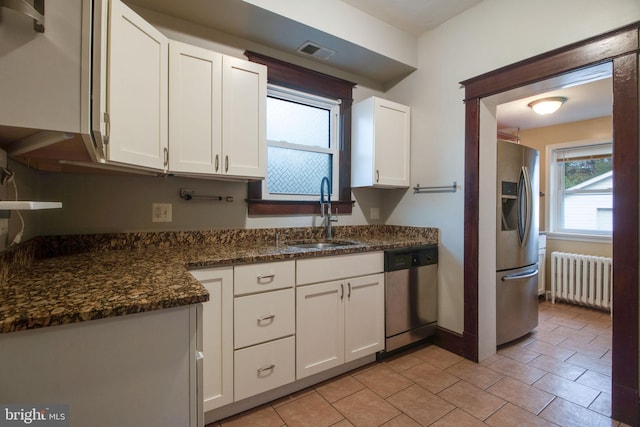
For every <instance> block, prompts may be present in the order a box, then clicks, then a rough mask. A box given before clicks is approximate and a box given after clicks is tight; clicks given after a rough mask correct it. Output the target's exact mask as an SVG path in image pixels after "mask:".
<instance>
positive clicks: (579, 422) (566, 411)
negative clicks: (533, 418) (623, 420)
mask: <svg viewBox="0 0 640 427" xmlns="http://www.w3.org/2000/svg"><path fill="white" fill-rule="evenodd" d="M540 416H541V417H542V418H544V419H546V420H548V421H551V422H552V423H556V424H558V425H560V426H563V427H585V426H589V427H611V426H612V425H616V423H615V421H613V420H611V418H609V417H605V416H604V415H601V414H598V413H597V412H594V411H591V410H589V409H587V408H583V407H582V406H580V405H576V404H575V403H571V402H569V401H567V400H564V399H562V398H559V397H556V398H555V399H554V400H553V402H551V403H550V404H549V406H547V407H546V408H545V409H544V410H543V411H542V412H541V413H540Z"/></svg>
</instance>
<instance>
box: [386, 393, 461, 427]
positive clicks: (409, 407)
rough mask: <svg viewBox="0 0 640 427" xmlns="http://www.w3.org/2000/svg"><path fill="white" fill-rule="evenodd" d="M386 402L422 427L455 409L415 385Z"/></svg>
mask: <svg viewBox="0 0 640 427" xmlns="http://www.w3.org/2000/svg"><path fill="white" fill-rule="evenodd" d="M387 402H389V403H391V404H392V405H393V406H395V407H396V408H398V409H399V410H401V411H402V412H403V413H405V414H406V415H407V416H409V417H410V418H411V419H413V420H415V421H416V422H418V423H419V424H420V425H423V426H427V425H430V424H432V423H433V422H435V421H437V420H438V419H440V418H442V417H443V416H444V415H446V414H448V413H449V412H451V411H453V410H454V409H455V406H453V405H452V404H450V403H449V402H447V401H446V400H443V399H441V398H440V397H438V396H436V395H435V394H433V393H431V392H429V391H427V390H425V389H423V388H422V387H420V386H417V385H413V386H411V387H409V388H406V389H404V390H402V391H401V392H398V393H396V394H394V395H393V396H390V397H389V398H387Z"/></svg>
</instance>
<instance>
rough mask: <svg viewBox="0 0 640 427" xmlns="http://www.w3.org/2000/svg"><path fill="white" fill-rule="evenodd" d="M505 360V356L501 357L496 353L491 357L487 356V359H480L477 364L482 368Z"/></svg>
mask: <svg viewBox="0 0 640 427" xmlns="http://www.w3.org/2000/svg"><path fill="white" fill-rule="evenodd" d="M505 358H506V356H501V355H499V354H498V353H496V354H492V355H491V356H489V357H487V358H485V359H482V360H481V361H480V362H479V363H478V364H479V365H482V366H489V365H491V364H492V363H494V362H497V361H498V360H502V359H505Z"/></svg>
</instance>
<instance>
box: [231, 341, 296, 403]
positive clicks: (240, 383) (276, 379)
mask: <svg viewBox="0 0 640 427" xmlns="http://www.w3.org/2000/svg"><path fill="white" fill-rule="evenodd" d="M295 350H296V348H295V338H294V337H293V336H290V337H286V338H282V339H279V340H276V341H269V342H266V343H263V344H258V345H254V346H251V347H247V348H244V349H241V350H236V351H235V356H234V358H235V376H234V382H235V400H242V399H245V398H247V397H250V396H254V395H256V394H258V393H262V392H265V391H268V390H272V389H274V388H276V387H280V386H282V385H285V384H288V383H291V382H293V381H295V379H296V377H295Z"/></svg>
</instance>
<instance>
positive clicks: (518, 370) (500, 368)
mask: <svg viewBox="0 0 640 427" xmlns="http://www.w3.org/2000/svg"><path fill="white" fill-rule="evenodd" d="M489 368H491V369H493V370H494V371H497V372H500V373H502V374H505V375H508V376H510V377H512V378H515V379H516V380H518V381H522V382H523V383H527V384H533V383H534V382H536V381H538V380H539V379H540V378H542V376H543V375H544V374H545V372H544V371H543V370H542V369H538V368H534V367H533V366H529V365H525V364H524V363H520V362H518V361H517V360H513V359H509V358H508V357H507V358H504V359H500V360H497V361H495V362H494V363H492V364H490V365H489Z"/></svg>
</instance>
